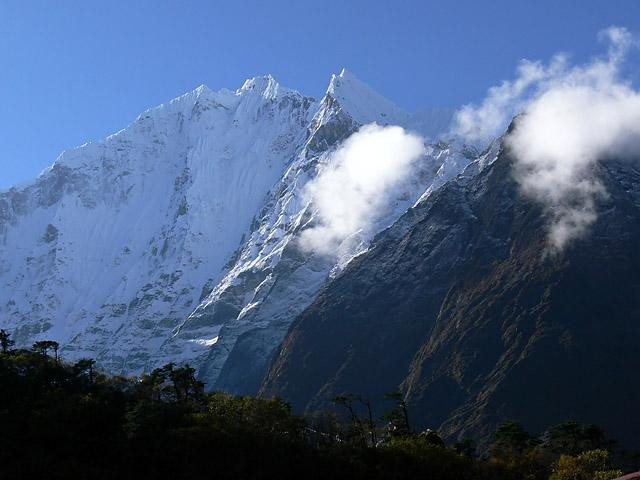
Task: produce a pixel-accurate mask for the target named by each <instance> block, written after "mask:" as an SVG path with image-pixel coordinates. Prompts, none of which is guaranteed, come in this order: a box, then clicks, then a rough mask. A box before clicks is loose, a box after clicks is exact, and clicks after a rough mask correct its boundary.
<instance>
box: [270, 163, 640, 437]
mask: <svg viewBox="0 0 640 480" xmlns="http://www.w3.org/2000/svg"><path fill="white" fill-rule="evenodd" d="M488 163H489V165H488V166H487V167H486V168H484V169H482V168H479V167H481V165H478V164H476V163H474V164H472V165H470V166H469V167H468V169H467V171H466V172H465V173H466V174H464V175H461V176H460V177H459V178H458V179H457V180H456V181H454V182H450V183H449V184H447V185H445V186H444V187H443V188H441V189H440V190H439V191H437V192H435V193H434V194H432V195H430V196H429V197H428V198H427V199H425V200H424V201H423V202H421V203H420V204H419V205H417V206H416V207H415V208H414V209H412V210H410V211H409V212H407V214H405V215H404V216H403V217H402V218H401V219H400V220H399V222H398V223H397V224H396V225H394V226H393V227H392V228H390V229H388V230H386V231H385V232H383V233H381V234H380V235H379V236H378V238H376V239H375V240H374V242H373V246H372V247H371V248H370V249H369V251H368V252H367V253H365V254H363V255H361V256H359V257H358V258H356V259H354V260H353V261H352V262H351V263H350V264H349V265H348V266H347V268H346V269H345V270H344V271H343V273H342V274H341V275H340V276H339V277H338V278H336V279H335V280H334V281H332V282H331V283H330V284H328V286H327V287H326V288H325V289H323V291H322V292H321V293H320V294H319V295H318V297H317V298H316V299H315V300H314V302H313V303H312V304H311V305H310V306H309V307H308V308H307V309H306V310H305V311H304V312H303V313H302V314H301V315H300V316H299V317H298V319H297V320H296V322H295V323H294V324H293V326H292V328H291V330H290V331H289V333H288V335H287V337H286V339H285V341H284V342H283V345H282V347H281V348H280V350H279V352H278V355H277V357H276V358H275V360H274V363H273V364H272V367H271V369H270V372H269V374H268V376H267V378H266V379H265V381H264V383H263V385H262V388H261V394H262V395H265V396H269V395H280V396H283V397H284V398H286V399H288V400H290V401H292V402H293V404H294V406H295V407H296V408H297V409H299V410H313V409H314V408H317V407H320V406H326V405H327V403H328V400H329V399H330V398H331V397H332V396H335V395H337V394H340V393H344V392H353V393H358V394H362V395H364V396H367V397H369V398H370V399H371V400H372V401H373V402H375V405H376V407H377V408H378V410H380V409H382V408H384V404H383V403H382V402H381V401H380V399H381V398H382V396H383V394H384V392H388V391H391V390H395V389H397V388H402V391H403V392H404V394H405V396H406V399H407V400H408V402H409V404H410V407H411V415H412V418H413V419H414V422H415V423H416V425H417V426H419V427H425V426H430V427H436V428H439V429H440V430H441V431H442V432H443V433H444V434H445V435H446V436H448V437H450V438H456V437H457V438H459V437H463V436H473V437H475V438H477V439H485V440H486V439H487V438H488V433H489V432H490V431H491V430H492V429H493V428H494V427H495V425H496V423H498V422H499V421H500V420H502V419H505V418H514V419H517V420H519V421H522V422H523V423H524V424H525V426H526V427H527V428H529V429H531V430H532V431H540V430H541V429H543V428H544V427H546V426H548V425H550V424H553V423H556V422H560V421H565V420H568V419H576V420H578V421H585V422H593V423H596V424H599V425H601V426H602V427H603V428H605V430H606V431H607V433H608V434H610V435H611V436H612V437H613V438H616V439H618V440H619V441H620V442H622V443H623V444H625V445H627V446H638V438H637V431H638V428H640V424H639V423H638V421H637V420H636V419H632V418H630V417H629V415H628V413H627V412H629V411H632V410H633V409H634V408H635V407H634V406H635V405H637V404H638V402H639V401H640V388H638V387H637V385H636V384H637V382H633V381H630V378H632V377H633V376H634V375H635V372H638V371H640V370H638V369H639V368H640V358H638V356H637V354H636V352H635V347H634V344H635V339H637V338H638V334H639V333H640V295H639V293H640V253H639V252H638V250H637V248H636V247H637V245H638V244H639V241H640V172H639V171H638V169H637V168H636V167H635V166H634V164H632V163H623V162H614V161H609V162H606V163H603V164H600V165H599V166H598V167H597V172H596V174H597V175H598V176H599V178H601V180H602V181H603V182H604V184H605V185H606V187H607V190H608V192H609V198H608V199H606V200H604V201H603V202H602V203H601V204H600V205H599V217H598V220H597V222H596V223H595V224H594V225H593V227H592V228H591V230H590V231H589V233H588V235H586V236H585V237H584V238H582V239H579V240H577V241H576V242H575V243H573V244H571V245H569V247H568V248H567V249H566V250H565V251H563V252H561V253H560V254H554V255H552V254H548V251H547V241H546V220H545V217H544V214H543V211H542V210H541V209H540V207H539V206H538V205H536V204H533V203H531V202H530V201H528V200H527V199H526V198H523V197H522V196H521V195H520V193H519V191H518V188H517V185H516V184H515V182H514V180H513V179H512V176H511V168H510V164H511V159H510V157H509V155H508V154H507V153H505V152H502V153H501V154H500V155H499V157H498V159H497V160H496V161H495V162H490V161H489V162H488ZM474 170H481V171H480V173H478V174H472V173H474V172H473V171H474Z"/></svg>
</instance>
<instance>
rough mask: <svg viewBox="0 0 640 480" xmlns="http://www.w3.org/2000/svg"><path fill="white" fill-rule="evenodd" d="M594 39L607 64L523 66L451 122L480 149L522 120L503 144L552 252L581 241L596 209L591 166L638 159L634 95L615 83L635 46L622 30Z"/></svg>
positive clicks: (639, 102) (639, 114)
mask: <svg viewBox="0 0 640 480" xmlns="http://www.w3.org/2000/svg"><path fill="white" fill-rule="evenodd" d="M600 36H601V38H602V39H603V40H604V41H606V42H607V43H608V46H609V48H608V52H607V55H606V56H604V57H602V58H596V59H594V60H592V61H591V62H589V63H587V64H585V65H578V66H570V65H569V62H568V60H567V57H566V56H564V55H556V56H555V57H554V58H553V59H552V60H551V62H550V63H549V64H548V65H546V66H545V65H543V64H541V63H539V62H529V61H523V62H522V63H521V64H520V66H519V68H518V70H517V78H516V79H515V80H513V81H510V82H503V83H502V84H501V85H500V86H497V87H494V88H492V89H490V90H489V92H488V95H487V97H486V98H485V100H484V101H483V102H482V103H481V104H480V105H478V106H474V105H467V106H465V107H463V108H462V109H461V110H460V111H459V112H458V114H457V115H456V124H455V125H456V127H455V133H456V134H458V135H460V136H462V137H463V138H465V139H466V140H467V141H469V142H474V143H482V142H485V141H487V140H488V139H491V138H495V137H496V136H499V135H501V134H502V133H503V132H504V129H505V128H506V125H507V124H508V122H509V121H510V120H511V118H512V117H513V116H514V115H516V114H518V113H520V112H523V114H522V115H521V116H520V117H519V118H518V120H517V121H516V122H515V126H514V129H513V131H512V133H511V134H510V135H509V136H508V137H507V138H506V139H505V142H506V145H507V146H508V147H510V148H511V150H512V152H513V153H514V155H515V159H516V163H515V165H514V175H515V178H516V180H517V181H518V183H519V185H520V187H521V190H522V192H523V193H524V194H525V195H527V196H528V197H530V198H532V199H534V200H536V201H538V202H540V203H541V204H542V205H543V206H544V208H545V211H546V213H547V215H548V216H549V219H550V225H549V233H548V238H549V243H550V246H551V247H552V248H553V249H554V250H561V249H562V248H564V247H565V246H566V245H567V244H568V243H569V242H570V241H571V240H573V239H575V238H577V237H579V236H581V235H583V234H584V233H585V232H586V231H587V230H588V227H589V226H590V225H591V224H592V223H593V222H594V221H595V220H596V218H597V201H598V199H600V198H603V197H605V196H606V190H605V188H604V186H603V185H602V183H601V182H600V181H599V180H598V178H597V177H596V176H595V174H594V171H595V168H594V167H595V165H596V163H597V162H598V161H606V159H611V158H616V159H624V158H636V159H637V158H640V93H639V92H638V91H637V90H636V89H635V88H634V87H633V86H632V85H631V83H630V82H628V81H625V80H624V79H623V78H622V75H621V66H622V65H623V63H624V60H625V58H626V56H627V53H628V51H629V50H630V48H631V47H632V46H634V45H635V40H634V38H633V36H632V35H631V34H630V33H629V32H628V31H627V30H626V29H624V28H620V27H611V28H609V29H607V30H605V31H603V32H601V34H600Z"/></svg>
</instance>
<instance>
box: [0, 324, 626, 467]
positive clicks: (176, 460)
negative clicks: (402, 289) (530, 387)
mask: <svg viewBox="0 0 640 480" xmlns="http://www.w3.org/2000/svg"><path fill="white" fill-rule="evenodd" d="M0 345H1V346H2V347H3V349H2V353H0V465H1V466H2V467H1V470H0V475H1V477H2V478H3V479H5V478H6V479H13V478H16V479H17V478H39V477H43V478H48V479H68V478H73V479H112V478H118V479H125V480H126V479H136V480H140V479H145V478H153V479H157V478H159V479H163V478H167V479H169V478H170V479H209V478H211V479H213V478H215V479H271V478H281V479H287V478H295V479H298V478H305V479H306V478H309V479H327V478H349V479H367V480H376V479H387V478H391V479H405V478H406V479H409V478H430V479H433V480H449V479H450V480H454V479H455V480H467V479H468V480H471V479H475V480H477V479H480V480H483V479H486V480H489V479H490V480H522V479H535V480H538V479H539V480H547V479H548V478H549V475H552V477H551V478H552V480H565V479H567V480H568V479H575V480H609V479H610V478H612V477H613V476H614V475H617V474H618V473H619V471H617V470H615V469H613V468H611V466H610V462H609V457H608V452H607V451H606V450H598V449H593V448H591V447H592V446H593V445H596V444H597V445H601V444H602V445H605V444H607V442H606V441H605V439H604V436H603V435H602V433H601V431H599V430H597V429H595V427H593V426H581V425H578V424H569V423H567V424H561V425H560V426H557V427H554V428H552V429H550V430H549V431H548V432H547V433H546V434H544V435H543V436H542V440H543V441H542V442H541V441H539V440H537V439H535V438H534V437H532V436H531V435H529V434H528V433H527V432H526V430H525V429H524V428H523V427H522V426H520V425H519V424H517V423H515V422H505V423H504V424H502V425H500V427H499V428H498V429H497V431H496V433H495V436H494V443H493V445H492V447H491V448H490V450H489V451H490V452H491V456H490V457H489V458H488V459H478V458H475V456H474V453H475V448H474V446H473V444H472V443H471V441H462V442H458V443H456V444H455V445H454V446H453V447H452V448H448V447H447V446H446V445H445V443H444V442H443V440H442V439H441V438H440V436H439V435H438V433H437V432H436V431H434V430H426V431H424V432H421V433H413V432H412V431H411V429H410V426H409V415H408V406H407V405H406V403H405V402H404V399H403V397H402V396H401V395H400V394H398V393H394V394H392V395H390V398H391V399H392V400H393V401H394V406H393V408H392V411H391V414H387V415H385V416H384V421H377V420H376V419H375V418H374V416H373V412H372V411H371V404H370V403H369V401H368V400H366V399H364V398H362V397H359V396H357V395H342V396H339V397H336V398H335V399H334V401H335V403H336V405H338V406H339V407H340V408H341V409H342V411H343V412H344V411H346V413H347V415H348V417H347V420H346V422H345V421H342V420H341V418H340V416H339V415H337V414H336V413H332V412H320V413H319V414H317V415H315V416H314V417H312V418H310V419H308V420H306V419H303V418H301V417H299V416H296V415H293V414H292V412H291V408H290V406H289V405H288V404H287V403H286V402H284V401H283V400H281V399H270V400H266V399H258V398H254V397H248V396H235V395H230V394H227V393H222V392H213V393H205V392H204V384H203V383H202V382H200V381H198V380H197V378H196V377H195V370H194V369H193V368H192V367H190V366H188V365H184V366H176V365H175V364H171V363H170V364H167V365H165V366H164V367H161V368H158V369H156V370H154V371H153V372H151V373H150V374H148V375H143V376H142V377H140V378H127V377H122V376H113V377H108V376H105V375H103V374H101V373H100V372H99V371H97V370H96V368H95V361H94V360H92V359H81V360H79V361H77V362H76V363H74V364H67V363H64V362H62V361H59V359H58V358H57V350H58V345H57V344H56V343H55V342H48V341H41V342H37V343H36V344H35V345H34V348H33V349H31V350H23V349H18V350H13V349H12V346H13V345H12V343H11V339H10V336H9V335H8V334H7V333H6V332H4V331H0ZM51 352H53V354H54V355H53V356H50V355H49V354H50V353H51ZM384 422H387V423H386V424H385V423H384ZM390 425H391V426H392V428H390ZM585 448H589V449H588V450H586V451H583V450H581V449H585ZM552 466H553V470H552Z"/></svg>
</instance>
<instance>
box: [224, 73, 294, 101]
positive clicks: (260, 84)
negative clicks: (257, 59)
mask: <svg viewBox="0 0 640 480" xmlns="http://www.w3.org/2000/svg"><path fill="white" fill-rule="evenodd" d="M282 90H286V89H283V88H282V87H280V84H279V83H278V82H277V81H276V79H275V78H273V76H272V75H271V74H267V75H263V76H257V77H253V78H248V79H247V80H245V82H244V83H243V84H242V87H240V89H238V90H237V91H236V94H238V95H242V94H244V93H247V92H254V93H257V94H259V95H261V96H262V97H264V98H275V97H277V96H278V93H281V91H282Z"/></svg>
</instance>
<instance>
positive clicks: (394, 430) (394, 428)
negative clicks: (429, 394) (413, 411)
mask: <svg viewBox="0 0 640 480" xmlns="http://www.w3.org/2000/svg"><path fill="white" fill-rule="evenodd" d="M385 397H386V398H388V399H390V400H394V401H395V403H396V405H395V407H394V408H393V409H391V410H390V411H389V412H387V413H386V414H385V415H384V416H383V419H384V420H386V421H388V422H389V425H388V426H387V430H388V431H389V433H390V434H391V435H408V434H410V433H411V424H410V423H409V409H408V407H407V403H406V402H405V400H404V397H403V396H402V393H400V392H389V393H387V394H385Z"/></svg>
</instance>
